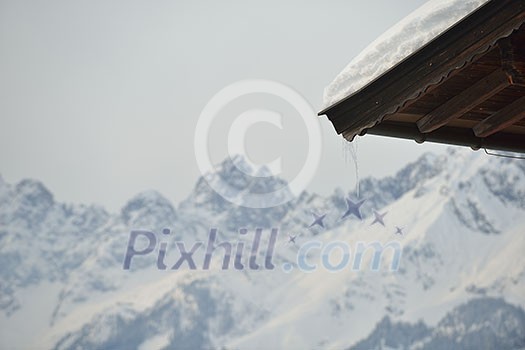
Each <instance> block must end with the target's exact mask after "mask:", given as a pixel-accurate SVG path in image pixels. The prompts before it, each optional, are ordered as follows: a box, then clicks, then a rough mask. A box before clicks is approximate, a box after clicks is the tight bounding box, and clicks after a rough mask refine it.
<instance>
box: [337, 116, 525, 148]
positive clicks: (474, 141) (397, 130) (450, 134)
mask: <svg viewBox="0 0 525 350" xmlns="http://www.w3.org/2000/svg"><path fill="white" fill-rule="evenodd" d="M362 134H365V133H362ZM366 134H371V135H380V136H388V137H396V138H403V139H410V140H414V141H416V142H418V143H423V142H437V143H446V144H451V145H458V146H467V147H471V148H472V149H474V150H477V149H481V148H486V149H492V150H499V151H509V152H521V153H525V135H523V134H511V133H506V132H500V133H497V134H495V135H491V136H488V137H485V138H481V137H476V135H474V132H473V131H472V129H465V128H457V127H451V126H444V127H442V128H441V129H438V130H435V131H432V132H430V133H428V134H423V133H421V132H420V131H419V129H418V128H417V126H416V125H415V124H413V123H399V122H383V123H381V124H378V125H376V126H374V127H373V128H370V129H368V130H366ZM343 137H345V138H346V139H347V140H349V139H350V138H351V137H352V135H348V134H345V133H343Z"/></svg>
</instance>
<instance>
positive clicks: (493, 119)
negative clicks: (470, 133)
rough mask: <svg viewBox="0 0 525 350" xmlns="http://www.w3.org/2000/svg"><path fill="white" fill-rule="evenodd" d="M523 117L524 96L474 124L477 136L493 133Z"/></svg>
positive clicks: (524, 116) (524, 114)
mask: <svg viewBox="0 0 525 350" xmlns="http://www.w3.org/2000/svg"><path fill="white" fill-rule="evenodd" d="M523 118H525V96H524V97H522V98H519V99H517V100H516V101H514V102H513V103H511V104H510V105H508V106H507V107H505V108H503V109H502V110H500V111H499V112H497V113H494V114H493V115H491V116H490V117H488V118H486V119H484V120H483V121H481V122H480V123H478V124H476V126H474V128H473V130H474V134H475V135H476V136H477V137H487V136H490V135H493V134H495V133H497V132H499V131H501V130H503V129H505V128H507V127H509V126H511V125H513V124H514V123H516V122H518V121H520V120H521V119H523Z"/></svg>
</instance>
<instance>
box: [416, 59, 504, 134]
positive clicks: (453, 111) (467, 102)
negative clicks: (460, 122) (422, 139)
mask: <svg viewBox="0 0 525 350" xmlns="http://www.w3.org/2000/svg"><path fill="white" fill-rule="evenodd" d="M511 82H512V81H511V80H510V79H509V77H508V75H507V74H506V73H505V72H504V71H503V70H501V69H497V70H495V71H494V72H493V73H491V74H490V75H489V76H487V77H485V78H483V79H481V80H480V81H478V82H477V83H476V84H474V85H472V86H471V87H470V88H468V89H466V90H465V91H463V92H462V93H461V94H459V95H457V96H455V97H454V98H452V99H450V100H448V101H447V102H446V103H444V104H442V105H441V106H439V107H438V108H436V109H435V110H433V111H432V112H430V113H428V114H427V115H425V116H424V117H423V118H421V119H420V120H418V121H417V127H418V128H419V131H421V132H423V133H428V132H431V131H434V130H436V129H439V128H440V127H442V126H443V125H445V124H447V122H448V121H450V120H452V119H456V118H459V117H461V116H462V115H463V114H465V113H467V112H468V111H470V110H471V109H472V108H474V107H476V106H477V105H479V104H480V103H482V102H484V101H485V100H486V99H488V98H489V97H491V96H493V95H495V94H497V93H498V92H500V91H501V90H503V89H505V88H506V87H507V86H510V85H511Z"/></svg>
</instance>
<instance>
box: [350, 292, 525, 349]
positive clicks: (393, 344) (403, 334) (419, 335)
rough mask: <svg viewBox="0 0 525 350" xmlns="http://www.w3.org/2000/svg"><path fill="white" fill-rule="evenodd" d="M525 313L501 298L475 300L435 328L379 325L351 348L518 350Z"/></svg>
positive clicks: (524, 342)
mask: <svg viewBox="0 0 525 350" xmlns="http://www.w3.org/2000/svg"><path fill="white" fill-rule="evenodd" d="M524 347H525V312H524V311H523V309H522V308H519V307H516V306H513V305H510V304H508V303H506V302H505V301H503V300H502V299H495V298H476V299H472V300H471V301H469V302H467V303H465V304H463V305H460V306H458V307H456V308H454V309H453V310H452V311H451V312H449V313H447V315H446V316H445V317H444V318H443V319H442V320H441V321H439V323H438V325H437V326H436V327H435V328H433V329H432V328H428V327H427V326H426V325H425V324H424V323H423V322H421V321H419V322H418V323H417V324H410V323H405V322H396V323H392V321H391V320H390V318H389V317H385V318H384V319H383V320H381V322H379V323H378V324H377V326H376V328H375V329H374V332H372V334H371V335H370V336H369V337H368V338H366V339H365V340H363V341H360V342H359V343H357V344H356V345H355V346H353V347H352V349H356V350H358V349H399V348H403V349H458V348H459V349H501V350H504V349H522V348H524Z"/></svg>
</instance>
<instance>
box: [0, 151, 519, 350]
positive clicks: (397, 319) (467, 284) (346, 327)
mask: <svg viewBox="0 0 525 350" xmlns="http://www.w3.org/2000/svg"><path fill="white" fill-rule="evenodd" d="M246 167H247V165H246V164H245V163H244V162H243V160H242V159H241V158H235V159H233V160H226V161H224V162H223V163H222V164H220V165H219V166H217V168H216V170H215V171H214V172H213V173H210V174H207V175H206V176H205V177H202V178H200V179H199V180H198V181H197V183H196V185H195V189H194V191H193V192H192V193H191V195H190V196H189V197H188V198H187V199H186V200H184V201H183V202H181V203H180V204H179V205H178V206H174V205H173V204H172V203H170V201H168V200H167V199H166V198H164V197H163V196H162V195H160V194H159V193H157V192H155V191H150V192H144V193H140V194H138V195H136V196H135V197H134V198H132V199H131V200H130V201H129V202H128V203H126V204H125V205H124V207H123V208H122V210H121V212H120V213H119V214H113V213H108V212H107V211H106V210H105V209H104V208H102V207H98V206H84V205H71V204H64V203H59V202H57V201H55V199H54V198H53V195H52V193H50V191H49V190H48V189H46V187H45V186H44V185H43V184H42V183H40V182H38V181H35V180H23V181H21V182H19V183H18V184H16V185H12V184H8V183H6V182H5V181H4V180H2V178H1V177H0V266H1V268H0V348H2V349H4V348H7V349H32V348H34V349H41V348H51V349H162V348H177V349H179V348H182V349H320V348H329V349H349V348H356V349H366V348H384V349H386V348H396V349H397V348H410V349H442V348H443V349H444V348H446V349H452V348H476V344H488V345H489V348H498V349H514V348H525V316H524V315H525V314H524V312H523V308H525V254H523V251H524V249H525V234H524V233H525V161H521V160H511V159H507V158H497V157H489V156H486V155H484V154H482V153H476V152H472V151H470V150H457V149H453V148H451V149H450V150H449V151H448V153H447V154H445V155H440V156H436V155H432V154H426V155H425V156H423V157H421V158H420V159H418V160H417V161H415V162H413V163H410V164H408V165H407V166H405V167H404V168H403V169H402V170H400V171H399V172H398V173H397V174H396V175H395V176H392V177H387V178H383V179H375V178H367V179H364V180H362V181H361V184H360V189H361V190H360V198H363V199H366V201H365V203H364V204H363V206H362V207H361V212H362V213H363V216H364V219H363V220H359V219H357V218H356V217H355V216H350V217H348V218H346V219H344V220H342V219H341V216H342V214H343V213H344V212H345V210H346V209H347V207H346V202H345V198H347V197H350V198H353V199H354V200H357V199H358V198H357V196H356V193H349V194H347V193H344V192H343V191H342V190H340V189H335V190H334V193H333V195H331V196H328V197H322V196H319V195H316V194H313V193H308V192H303V193H302V194H301V195H300V196H299V197H298V198H297V199H296V200H295V201H293V202H289V203H288V204H286V205H283V206H278V207H274V208H268V209H249V208H243V207H237V206H235V205H232V204H230V203H229V202H227V201H226V200H224V199H223V198H222V197H221V196H220V195H218V194H217V193H215V192H214V191H213V190H212V189H211V188H210V186H209V185H208V183H209V181H216V182H225V183H227V184H228V186H230V187H231V188H233V189H235V190H236V191H238V193H239V194H238V195H239V196H241V197H242V196H243V193H244V192H246V191H255V192H260V193H266V192H269V191H271V190H273V189H277V188H280V187H282V186H284V185H285V184H286V183H285V182H284V180H282V179H279V178H277V177H266V178H263V177H255V178H254V177H251V176H249V175H248V174H249V173H250V169H246ZM239 168H243V169H244V172H242V171H239ZM251 171H253V172H255V171H264V169H263V170H260V169H259V170H255V169H253V170H251ZM246 173H248V174H246ZM373 210H376V211H378V212H380V213H387V214H386V216H385V217H384V222H385V226H382V225H381V224H378V223H376V224H374V225H371V223H372V222H373V218H374V216H373ZM312 212H316V213H318V214H326V218H325V219H324V225H325V227H324V228H322V227H320V226H318V225H317V226H315V227H309V226H310V225H311V223H312V222H313V216H312ZM396 227H399V228H402V231H403V235H396V234H395V232H396ZM163 228H170V230H171V232H172V234H170V235H169V236H166V235H163V234H162V229H163ZM210 228H217V229H218V232H219V238H220V240H221V241H226V240H228V241H240V240H242V239H243V238H242V237H241V235H240V234H239V232H238V230H239V229H240V228H246V229H247V230H248V234H247V235H246V240H247V242H248V241H249V239H250V238H251V237H252V236H253V232H254V230H255V229H256V228H262V229H264V232H266V233H267V234H266V235H265V236H264V238H263V239H266V240H267V236H268V234H269V231H270V229H271V228H279V232H280V235H279V238H278V242H277V244H276V251H275V255H274V258H273V262H274V264H275V266H276V269H274V270H265V269H261V270H250V269H244V270H242V271H239V270H235V269H230V270H221V268H220V265H221V261H219V260H218V259H216V260H214V263H213V265H212V268H211V269H209V270H200V269H197V270H190V269H188V268H183V269H179V270H170V269H167V270H165V271H159V270H158V269H157V268H156V261H157V255H156V254H154V253H152V254H150V255H147V256H143V257H137V258H136V259H135V260H134V261H133V263H132V268H131V269H130V270H124V269H123V260H124V256H125V252H126V248H127V244H128V239H129V236H130V230H132V229H144V230H149V231H151V232H154V233H155V234H156V235H157V237H158V239H159V241H160V240H164V241H166V242H168V243H170V244H171V243H173V242H174V241H179V242H180V241H183V242H185V243H187V245H189V246H191V244H192V242H196V241H199V240H200V241H205V240H206V239H207V236H208V232H209V230H210ZM289 234H293V235H297V238H296V244H293V243H289V242H288V235H289ZM312 240H317V241H320V242H322V243H323V244H326V243H328V242H332V241H344V242H348V244H349V245H350V246H353V244H355V243H356V242H358V241H365V242H367V241H372V240H373V241H380V242H382V243H387V242H389V241H392V240H395V241H397V242H399V243H400V244H401V245H402V247H403V254H402V258H401V264H400V268H399V270H397V271H390V270H389V269H386V268H384V269H381V270H380V271H371V270H370V269H368V268H366V267H364V268H362V269H361V270H359V271H354V270H351V269H347V270H343V271H340V272H337V273H329V272H327V271H326V270H323V269H319V270H317V271H315V272H312V273H305V272H303V271H300V270H297V269H295V270H293V271H291V272H288V273H287V272H284V271H283V270H282V268H281V266H283V263H287V262H288V263H293V262H294V259H295V257H296V255H297V252H298V250H299V249H300V247H301V245H303V244H304V243H306V242H309V241H312ZM247 244H248V243H247ZM261 254H262V253H261ZM174 255H176V253H175V251H174V250H170V249H169V248H168V250H167V255H166V260H169V261H170V262H173V261H174V260H176V257H175V256H174ZM196 256H197V257H196V260H197V259H198V257H199V255H198V254H197V255H196ZM170 259H171V260H170ZM312 259H313V260H312V261H313V262H315V257H313V258H312ZM365 266H366V264H365Z"/></svg>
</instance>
